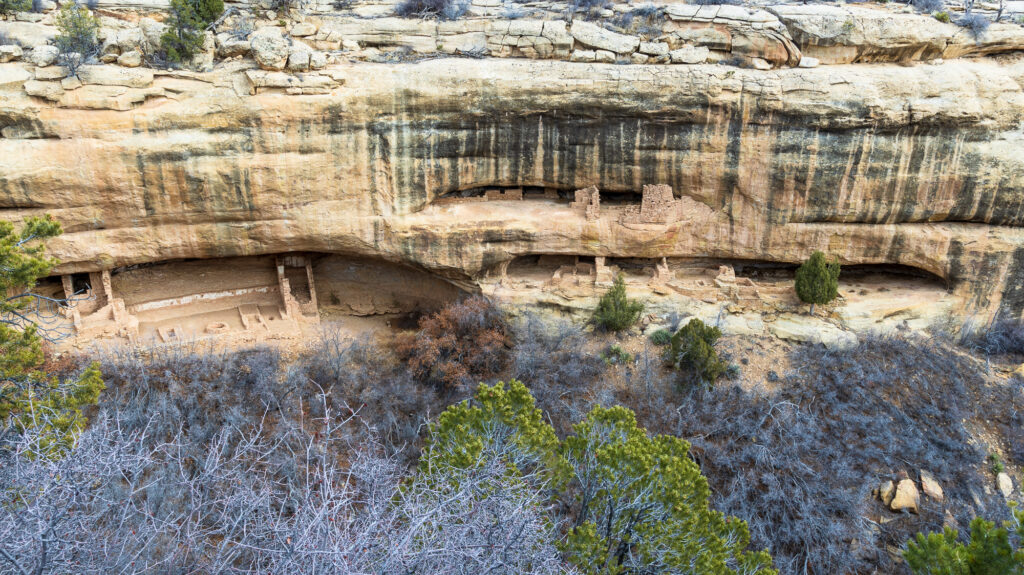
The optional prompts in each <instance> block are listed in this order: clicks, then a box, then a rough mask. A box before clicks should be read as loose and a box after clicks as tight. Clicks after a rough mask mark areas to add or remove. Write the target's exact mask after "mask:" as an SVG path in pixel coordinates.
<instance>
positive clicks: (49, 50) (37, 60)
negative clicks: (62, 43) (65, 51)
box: [28, 46, 58, 68]
mask: <svg viewBox="0 0 1024 575" xmlns="http://www.w3.org/2000/svg"><path fill="white" fill-rule="evenodd" d="M57 55H58V51H57V47H56V46H36V47H35V48H33V49H32V53H31V54H29V55H28V61H29V62H32V64H33V65H35V66H38V67H40V68H45V67H47V66H52V65H53V63H54V62H56V61H57Z"/></svg>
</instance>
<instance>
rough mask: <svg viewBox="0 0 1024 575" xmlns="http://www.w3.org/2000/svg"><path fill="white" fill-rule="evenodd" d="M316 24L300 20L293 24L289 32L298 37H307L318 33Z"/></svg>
mask: <svg viewBox="0 0 1024 575" xmlns="http://www.w3.org/2000/svg"><path fill="white" fill-rule="evenodd" d="M316 31H317V28H316V24H314V23H312V22H299V23H297V24H295V25H294V26H292V29H291V30H290V31H289V33H290V34H291V35H292V36H295V37H296V38H305V37H307V36H313V35H315V34H316Z"/></svg>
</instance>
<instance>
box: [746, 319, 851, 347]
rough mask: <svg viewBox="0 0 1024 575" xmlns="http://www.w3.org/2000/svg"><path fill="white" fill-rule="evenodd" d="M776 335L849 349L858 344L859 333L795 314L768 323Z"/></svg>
mask: <svg viewBox="0 0 1024 575" xmlns="http://www.w3.org/2000/svg"><path fill="white" fill-rule="evenodd" d="M766 325H767V327H768V331H769V332H771V333H772V334H773V335H774V336H775V337H777V338H779V339H784V340H788V341H796V342H801V343H820V344H822V345H824V346H825V347H827V348H829V349H849V348H851V347H854V346H856V345H857V342H858V339H857V335H856V334H854V333H851V332H848V331H845V330H842V329H839V328H838V327H835V326H834V325H831V324H829V323H825V322H823V321H820V320H813V319H810V318H804V317H798V316H795V315H793V314H783V315H780V316H779V318H778V319H776V320H775V321H773V322H770V323H768V324H766Z"/></svg>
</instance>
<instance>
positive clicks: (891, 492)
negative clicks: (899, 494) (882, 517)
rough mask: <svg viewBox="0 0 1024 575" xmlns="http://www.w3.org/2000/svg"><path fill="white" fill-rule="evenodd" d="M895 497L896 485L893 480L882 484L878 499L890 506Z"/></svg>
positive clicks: (879, 488)
mask: <svg viewBox="0 0 1024 575" xmlns="http://www.w3.org/2000/svg"><path fill="white" fill-rule="evenodd" d="M895 496H896V484H895V483H893V482H892V481H891V480H890V481H886V482H885V483H882V484H881V485H880V486H879V487H878V498H879V499H880V500H881V501H882V503H885V504H886V505H889V504H890V503H892V498H893V497H895Z"/></svg>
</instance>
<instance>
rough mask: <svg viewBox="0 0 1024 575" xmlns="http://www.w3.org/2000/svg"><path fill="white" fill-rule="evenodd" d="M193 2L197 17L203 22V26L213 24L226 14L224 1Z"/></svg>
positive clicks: (195, 0)
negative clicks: (223, 13)
mask: <svg viewBox="0 0 1024 575" xmlns="http://www.w3.org/2000/svg"><path fill="white" fill-rule="evenodd" d="M192 2H193V4H192V7H193V9H194V10H195V12H196V16H198V17H199V19H200V20H201V21H202V22H203V26H206V25H207V24H210V23H212V22H213V21H214V20H216V19H217V18H219V17H220V15H221V13H222V12H224V0H192Z"/></svg>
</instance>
